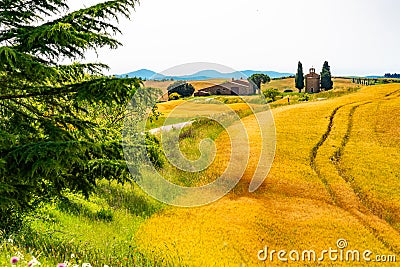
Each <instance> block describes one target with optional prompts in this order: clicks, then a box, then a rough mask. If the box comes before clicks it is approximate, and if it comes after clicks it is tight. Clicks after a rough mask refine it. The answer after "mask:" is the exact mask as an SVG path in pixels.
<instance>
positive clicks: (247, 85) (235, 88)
mask: <svg viewBox="0 0 400 267" xmlns="http://www.w3.org/2000/svg"><path fill="white" fill-rule="evenodd" d="M257 91H258V89H257V86H256V85H255V84H253V83H252V82H249V81H248V80H243V79H242V80H232V81H229V82H226V83H222V84H218V85H213V86H210V87H207V88H204V89H201V90H199V91H198V92H196V93H195V94H194V96H207V95H254V94H256V93H257Z"/></svg>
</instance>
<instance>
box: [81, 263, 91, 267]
mask: <svg viewBox="0 0 400 267" xmlns="http://www.w3.org/2000/svg"><path fill="white" fill-rule="evenodd" d="M82 267H92V265H91V264H90V263H83V264H82Z"/></svg>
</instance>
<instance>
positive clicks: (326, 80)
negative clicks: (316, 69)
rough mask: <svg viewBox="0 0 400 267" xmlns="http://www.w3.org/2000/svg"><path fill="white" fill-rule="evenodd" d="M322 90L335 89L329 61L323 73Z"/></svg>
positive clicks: (323, 68)
mask: <svg viewBox="0 0 400 267" xmlns="http://www.w3.org/2000/svg"><path fill="white" fill-rule="evenodd" d="M321 88H323V89H325V90H331V89H333V82H332V75H331V67H330V66H329V63H328V61H325V62H324V65H323V67H322V72H321Z"/></svg>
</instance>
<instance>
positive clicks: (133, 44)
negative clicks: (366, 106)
mask: <svg viewBox="0 0 400 267" xmlns="http://www.w3.org/2000/svg"><path fill="white" fill-rule="evenodd" d="M98 2H101V1H100V0H85V1H76V0H74V1H72V0H70V1H69V5H70V7H71V9H72V10H74V9H77V8H82V7H84V6H85V5H86V6H89V5H91V4H94V3H98ZM83 3H84V4H83ZM399 12H400V1H398V0H303V1H299V0H201V1H198V0H141V1H140V5H138V6H137V8H136V10H135V11H134V12H132V15H131V18H130V20H127V19H123V20H120V23H119V27H120V29H121V30H122V32H123V34H122V35H119V36H116V37H117V38H118V39H119V40H120V41H121V42H122V43H123V46H121V47H119V48H118V49H117V50H111V51H110V50H109V49H100V50H99V51H98V53H97V55H96V54H95V53H93V52H88V53H87V58H86V60H87V61H91V62H93V61H94V62H97V61H98V62H103V63H106V64H108V65H109V66H110V67H111V70H110V71H109V74H123V73H127V72H131V71H135V70H138V69H143V68H146V69H151V70H153V71H156V72H163V71H165V70H167V69H169V68H171V67H174V66H177V65H181V64H185V63H191V62H212V63H217V64H222V65H224V66H227V67H229V68H231V69H235V70H263V71H268V70H271V71H279V72H289V73H295V72H296V69H297V62H298V61H301V62H302V63H303V67H304V69H305V72H307V71H308V69H309V68H311V67H315V68H316V69H317V71H320V70H321V68H322V65H323V62H324V61H325V60H326V61H328V62H329V65H330V66H331V71H332V74H333V75H336V76H340V75H383V74H384V73H387V72H391V73H394V72H397V73H400V51H399V48H400V30H399V29H398V25H400V16H399V15H398V14H399Z"/></svg>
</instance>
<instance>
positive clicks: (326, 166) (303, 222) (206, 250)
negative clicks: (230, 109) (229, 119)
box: [136, 80, 400, 266]
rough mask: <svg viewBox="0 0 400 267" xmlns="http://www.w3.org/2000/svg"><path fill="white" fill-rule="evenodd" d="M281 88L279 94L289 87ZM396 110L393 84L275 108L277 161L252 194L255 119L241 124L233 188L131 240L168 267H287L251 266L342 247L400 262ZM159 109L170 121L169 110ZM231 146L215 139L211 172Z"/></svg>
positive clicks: (172, 212)
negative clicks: (243, 163) (243, 140)
mask: <svg viewBox="0 0 400 267" xmlns="http://www.w3.org/2000/svg"><path fill="white" fill-rule="evenodd" d="M279 82H280V83H281V84H282V87H284V86H286V85H284V84H283V83H284V82H285V83H286V82H288V81H285V80H283V81H282V80H280V81H279ZM346 82H347V81H343V83H346ZM293 83H294V82H293ZM271 84H272V82H271ZM336 84H337V85H339V86H340V83H336ZM268 86H270V85H268ZM346 86H347V85H346ZM275 88H277V86H275ZM177 104H179V103H178V102H175V103H174V105H177ZM399 106H400V85H393V84H392V85H383V86H371V87H365V88H363V89H362V90H360V91H358V92H357V93H353V94H350V95H346V96H343V97H339V98H334V99H329V100H326V101H322V102H321V101H320V102H310V103H304V104H298V105H292V106H285V107H280V108H276V109H274V110H273V114H274V119H275V124H276V131H277V151H276V157H275V161H274V164H273V167H272V169H271V172H270V174H269V175H268V177H267V179H266V181H265V182H264V184H263V186H262V187H261V188H260V189H259V190H258V191H257V192H255V193H252V194H250V193H249V192H248V185H249V182H250V179H251V177H252V174H253V173H254V171H255V168H256V166H257V162H258V155H259V154H260V146H259V144H258V139H259V138H260V133H259V132H258V130H257V124H256V121H255V119H254V118H255V117H254V116H249V117H246V118H244V119H242V121H243V123H244V124H245V125H246V128H247V130H248V134H249V140H251V143H250V148H251V156H250V162H249V164H248V167H247V170H246V172H245V174H244V175H243V177H242V180H241V182H240V183H239V184H238V185H237V187H236V188H235V189H234V190H233V191H232V192H231V193H230V194H228V195H227V196H226V197H224V198H223V199H221V200H220V201H218V202H216V203H213V204H210V205H208V206H204V207H199V208H192V209H185V208H174V207H170V208H168V209H166V210H165V211H164V212H162V213H159V214H157V215H155V216H153V217H152V218H150V219H149V220H147V222H146V223H145V224H143V225H142V227H141V228H140V230H139V232H138V235H137V236H136V241H137V243H138V244H139V247H140V250H141V251H143V253H145V254H146V255H149V256H150V257H162V258H164V259H166V265H167V264H171V265H174V266H179V265H184V266H186V265H188V266H276V265H278V266H280V265H287V263H282V262H280V261H278V260H277V257H276V255H275V258H274V261H273V262H271V261H270V260H267V261H265V262H261V261H259V260H258V259H257V253H258V251H259V250H261V249H263V248H264V247H265V246H268V247H269V249H270V250H276V251H279V250H281V249H284V250H286V251H290V250H298V251H303V250H315V251H317V253H319V252H320V251H322V250H325V249H329V248H330V247H331V248H333V249H335V248H337V247H336V241H337V240H338V239H342V238H343V239H346V240H347V242H348V247H347V249H350V250H355V249H357V250H359V251H365V250H370V251H371V252H372V255H373V256H371V258H373V257H374V256H376V255H396V256H397V259H398V261H400V234H399V231H400V165H399V162H400V142H399V141H400V135H399V133H400V111H399V108H398V107H399ZM163 108H164V112H168V109H172V106H169V107H167V106H164V107H163ZM160 109H162V108H160ZM229 144H230V143H229V138H228V136H227V134H226V133H223V134H221V135H220V137H219V138H218V139H217V141H216V145H217V148H218V154H217V157H216V161H217V162H218V164H214V165H212V168H214V170H210V171H219V170H218V169H219V168H221V166H225V165H226V163H227V162H228V160H229ZM318 256H319V254H318ZM291 264H293V266H302V265H306V266H316V265H324V266H336V265H349V263H345V262H341V261H340V260H338V261H336V262H334V261H329V259H327V257H325V261H323V262H321V263H319V264H317V263H316V262H312V261H311V262H309V261H303V262H297V263H296V262H291ZM373 264H374V263H372V266H374V265H373ZM375 264H377V263H375ZM350 265H356V266H357V265H359V266H363V265H366V262H365V261H362V260H361V262H360V263H357V262H352V263H351V264H350ZM381 265H382V266H393V265H394V263H390V264H389V265H384V264H380V265H379V266H381Z"/></svg>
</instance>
